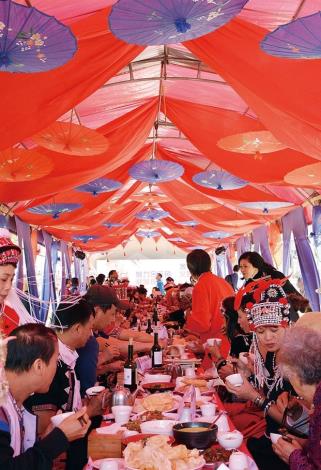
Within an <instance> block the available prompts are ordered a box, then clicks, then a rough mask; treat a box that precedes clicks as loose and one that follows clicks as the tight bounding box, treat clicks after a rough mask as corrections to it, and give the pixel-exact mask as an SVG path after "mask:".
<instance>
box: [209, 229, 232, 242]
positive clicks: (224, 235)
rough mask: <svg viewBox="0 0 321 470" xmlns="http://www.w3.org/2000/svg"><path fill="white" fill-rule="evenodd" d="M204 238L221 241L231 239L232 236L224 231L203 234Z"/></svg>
mask: <svg viewBox="0 0 321 470" xmlns="http://www.w3.org/2000/svg"><path fill="white" fill-rule="evenodd" d="M202 236H203V237H204V238H214V239H216V240H220V239H221V238H227V237H230V236H231V234H230V233H229V232H224V231H219V230H217V231H214V232H205V233H203V234H202Z"/></svg>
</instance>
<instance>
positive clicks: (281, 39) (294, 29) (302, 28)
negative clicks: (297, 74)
mask: <svg viewBox="0 0 321 470" xmlns="http://www.w3.org/2000/svg"><path fill="white" fill-rule="evenodd" d="M261 48H262V49H263V50H264V52H267V53H268V54H270V55H273V56H277V57H286V58H288V59H320V58H321V12H320V11H318V12H317V13H314V14H313V15H309V16H304V17H303V18H298V19H296V20H294V21H291V22H290V23H287V24H284V25H282V26H279V27H278V28H277V29H276V30H275V31H272V32H271V33H269V34H267V35H266V36H265V38H264V39H263V41H261Z"/></svg>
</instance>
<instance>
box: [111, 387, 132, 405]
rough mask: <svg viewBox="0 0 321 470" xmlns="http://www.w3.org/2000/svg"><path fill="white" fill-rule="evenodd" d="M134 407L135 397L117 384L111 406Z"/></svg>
mask: <svg viewBox="0 0 321 470" xmlns="http://www.w3.org/2000/svg"><path fill="white" fill-rule="evenodd" d="M117 405H130V406H132V405H133V397H132V395H131V393H130V391H129V390H128V389H127V388H125V387H124V386H123V385H119V384H117V385H116V387H115V389H114V390H113V393H112V396H111V406H117Z"/></svg>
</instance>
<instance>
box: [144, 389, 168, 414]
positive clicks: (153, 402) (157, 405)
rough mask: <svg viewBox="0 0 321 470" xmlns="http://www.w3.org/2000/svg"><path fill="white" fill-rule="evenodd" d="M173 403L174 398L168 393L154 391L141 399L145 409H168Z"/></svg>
mask: <svg viewBox="0 0 321 470" xmlns="http://www.w3.org/2000/svg"><path fill="white" fill-rule="evenodd" d="M174 405H175V399H174V398H173V396H172V395H170V394H169V393H155V394H154V395H149V396H148V397H145V398H143V399H142V406H143V408H144V409H145V410H147V411H169V410H172V409H173V408H174Z"/></svg>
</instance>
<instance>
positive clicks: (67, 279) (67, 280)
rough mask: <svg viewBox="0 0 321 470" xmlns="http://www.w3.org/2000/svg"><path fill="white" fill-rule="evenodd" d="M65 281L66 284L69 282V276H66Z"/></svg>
mask: <svg viewBox="0 0 321 470" xmlns="http://www.w3.org/2000/svg"><path fill="white" fill-rule="evenodd" d="M65 282H66V285H67V284H68V283H69V282H71V279H70V278H69V277H67V278H66V281H65Z"/></svg>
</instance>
